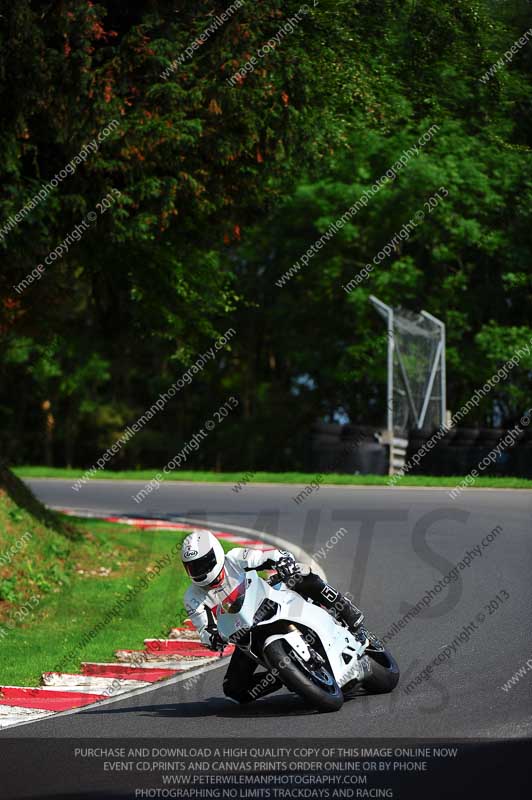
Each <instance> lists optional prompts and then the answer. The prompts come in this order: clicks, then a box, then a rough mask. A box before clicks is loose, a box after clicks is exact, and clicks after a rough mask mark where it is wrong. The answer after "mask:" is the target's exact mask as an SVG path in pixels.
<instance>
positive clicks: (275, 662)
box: [218, 571, 399, 711]
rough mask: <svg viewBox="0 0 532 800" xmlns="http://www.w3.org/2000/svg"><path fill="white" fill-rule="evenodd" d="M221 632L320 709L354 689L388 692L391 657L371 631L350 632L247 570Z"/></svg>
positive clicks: (336, 704) (224, 612) (337, 704)
mask: <svg viewBox="0 0 532 800" xmlns="http://www.w3.org/2000/svg"><path fill="white" fill-rule="evenodd" d="M218 633H219V635H220V637H221V638H222V639H223V640H224V641H225V642H228V643H231V644H234V645H236V647H239V648H240V649H241V650H243V651H244V652H245V653H246V655H247V656H248V657H249V658H252V659H254V660H255V661H257V662H258V663H259V664H262V665H263V666H265V667H266V669H267V670H268V671H269V673H270V674H272V675H274V676H276V677H279V678H280V680H281V681H282V683H283V684H284V685H285V686H286V688H287V689H289V690H290V691H292V692H295V693H296V694H298V695H300V696H301V697H303V698H304V699H305V700H306V701H307V702H308V703H310V704H311V705H312V706H314V707H315V708H316V709H318V710H319V711H337V710H338V709H339V708H341V706H342V704H343V702H344V699H349V698H351V697H354V696H356V695H358V694H368V693H371V694H377V693H383V692H391V691H392V689H394V688H395V686H396V685H397V682H398V680H399V668H398V666H397V663H396V662H395V660H394V658H393V657H392V656H391V655H390V653H388V651H387V650H386V649H385V647H384V646H383V645H382V644H381V643H380V642H379V640H378V639H377V638H376V637H375V636H374V635H373V634H371V633H368V632H367V631H366V630H365V629H364V628H361V629H360V630H359V632H357V634H356V635H355V634H353V633H351V631H349V630H348V629H347V628H346V627H344V626H343V625H342V624H341V623H340V622H338V621H336V620H335V619H334V617H332V616H331V614H330V613H329V612H327V611H326V610H325V609H323V608H321V607H320V606H318V605H314V604H313V603H312V602H310V601H307V600H305V599H304V598H303V597H301V595H299V594H297V592H294V591H292V589H290V588H288V587H287V586H285V585H284V584H283V583H282V582H281V581H280V578H279V576H278V575H274V576H273V577H271V578H270V579H269V580H268V581H265V580H263V579H262V578H261V577H260V576H259V575H258V573H257V572H255V571H250V572H247V573H246V577H245V578H244V580H243V581H242V583H241V584H240V585H239V586H238V589H237V592H236V595H235V594H233V595H232V597H231V599H230V600H228V601H226V602H225V603H222V606H221V608H220V611H219V614H218Z"/></svg>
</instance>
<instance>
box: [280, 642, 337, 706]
mask: <svg viewBox="0 0 532 800" xmlns="http://www.w3.org/2000/svg"><path fill="white" fill-rule="evenodd" d="M264 658H265V659H266V661H267V662H268V665H269V667H270V669H271V670H275V672H274V675H275V674H278V675H279V677H280V678H281V680H282V682H283V683H284V685H285V686H286V687H287V688H288V689H290V691H292V692H295V693H296V694H298V695H299V696H300V697H302V698H303V699H304V700H306V701H307V703H309V704H310V705H311V706H313V708H315V709H317V710H318V711H338V710H339V709H340V708H341V707H342V705H343V702H344V696H343V694H342V690H341V689H340V687H339V686H338V684H337V683H336V680H335V679H334V676H333V674H332V672H331V671H330V668H329V667H328V665H326V666H325V667H324V668H323V669H322V671H321V674H322V675H323V676H324V677H325V675H326V676H327V679H326V681H322V680H320V679H319V677H318V673H317V672H316V673H314V675H313V676H312V673H311V672H309V671H308V670H307V669H306V668H305V666H304V663H303V662H302V661H300V659H299V658H298V657H297V654H296V653H295V652H294V650H293V649H292V648H291V647H290V645H288V644H287V642H286V641H285V640H284V639H277V640H276V641H275V642H272V643H271V644H269V645H268V646H267V647H266V648H265V649H264Z"/></svg>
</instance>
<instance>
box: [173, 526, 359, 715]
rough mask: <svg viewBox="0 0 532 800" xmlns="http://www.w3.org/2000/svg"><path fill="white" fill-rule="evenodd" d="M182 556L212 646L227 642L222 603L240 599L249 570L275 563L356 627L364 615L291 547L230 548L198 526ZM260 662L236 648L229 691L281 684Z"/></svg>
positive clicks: (292, 582)
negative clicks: (220, 622)
mask: <svg viewBox="0 0 532 800" xmlns="http://www.w3.org/2000/svg"><path fill="white" fill-rule="evenodd" d="M181 559H182V561H183V566H184V567H185V570H186V572H187V574H188V576H189V578H190V579H191V581H192V584H191V586H189V587H188V589H187V591H186V593H185V608H186V611H187V613H188V615H189V617H190V620H191V622H192V624H193V625H194V627H195V628H196V630H197V631H198V633H199V635H200V640H201V643H202V644H203V645H204V646H205V647H207V648H209V649H210V650H222V649H223V647H224V646H226V643H225V642H224V641H223V640H222V639H221V638H220V636H219V634H218V629H217V626H216V614H217V611H218V608H219V606H220V605H221V604H222V603H230V602H231V601H232V600H233V599H235V597H236V593H237V588H238V586H239V585H240V584H241V583H242V581H243V580H244V576H245V573H246V572H247V571H248V570H263V569H275V570H276V572H277V573H278V575H279V577H280V578H281V580H282V581H283V582H284V583H286V584H287V585H288V586H289V587H290V588H291V589H293V590H294V591H295V592H297V593H298V594H300V595H301V596H302V597H304V598H305V599H306V600H312V602H314V603H317V604H319V605H321V606H323V607H324V608H326V609H328V610H329V611H330V612H331V613H332V614H334V616H335V617H336V618H337V619H338V620H340V621H341V622H343V623H344V624H345V625H346V627H348V628H349V629H350V630H351V631H352V632H353V633H356V631H357V630H358V629H359V627H360V626H361V624H362V621H363V619H364V615H363V613H362V612H361V611H360V609H358V608H357V607H356V606H355V605H354V604H353V603H352V602H351V601H350V600H349V599H348V598H347V597H345V596H344V595H342V594H341V593H340V592H339V591H338V590H337V589H334V588H333V587H332V586H330V585H329V584H328V583H325V581H324V580H322V578H320V576H319V575H316V574H315V573H314V572H312V570H311V569H310V567H308V566H306V565H305V564H300V563H299V562H297V561H296V559H295V557H294V556H293V555H292V553H290V552H289V551H288V550H278V549H276V548H271V549H268V550H256V549H250V548H242V547H236V548H234V549H232V550H230V551H229V553H227V554H226V553H224V550H223V548H222V545H221V544H220V542H219V541H218V539H217V538H216V536H214V534H212V533H211V532H210V531H208V530H196V531H193V532H192V533H191V534H189V535H188V536H187V537H186V538H185V540H184V542H183V546H182V549H181ZM257 666H258V665H257V663H256V662H255V661H254V660H253V659H252V658H249V657H248V656H247V655H246V654H245V653H244V652H242V650H239V649H238V648H237V649H235V651H234V653H233V655H232V656H231V661H230V662H229V666H228V669H227V672H226V675H225V678H224V682H223V690H224V693H225V694H226V696H227V697H230V698H231V699H233V700H236V701H238V702H239V703H248V702H251V701H252V700H257V699H258V698H259V697H264V696H265V695H266V694H270V693H271V692H275V691H277V689H280V688H281V685H282V684H281V682H280V681H279V680H278V679H277V678H276V679H275V680H273V681H264V677H265V675H266V674H267V673H264V672H263V673H261V674H260V675H256V676H255V678H254V672H255V670H256V668H257Z"/></svg>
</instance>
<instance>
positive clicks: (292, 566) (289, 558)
mask: <svg viewBox="0 0 532 800" xmlns="http://www.w3.org/2000/svg"><path fill="white" fill-rule="evenodd" d="M275 569H276V570H277V573H278V575H279V577H280V579H281V580H282V581H283V583H295V582H296V581H297V579H298V577H299V575H300V572H299V564H298V563H297V561H296V560H295V558H294V556H293V555H292V554H291V553H288V552H286V551H284V553H283V556H282V557H281V558H280V559H279V561H278V562H277V564H276V565H275Z"/></svg>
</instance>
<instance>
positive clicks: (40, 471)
mask: <svg viewBox="0 0 532 800" xmlns="http://www.w3.org/2000/svg"><path fill="white" fill-rule="evenodd" d="M14 472H15V473H16V474H17V475H18V476H19V477H20V478H65V479H67V480H72V481H75V480H77V479H78V478H82V477H83V475H84V471H83V470H81V469H63V468H60V467H17V468H16V469H15V470H14ZM156 474H157V470H155V469H153V470H152V469H145V470H125V471H122V472H120V471H117V472H114V471H112V470H101V471H99V472H98V473H97V475H96V476H95V477H96V478H98V479H105V480H138V481H150V480H151V479H152V478H154V477H155V475H156ZM247 476H252V477H249V480H246V477H247ZM317 479H319V480H320V482H321V485H322V486H327V485H332V486H334V485H337V486H386V485H387V483H388V476H387V475H340V474H336V473H331V474H321V475H316V473H306V472H202V471H197V472H194V471H180V472H178V473H172V474H170V475H165V476H164V480H165V481H194V482H198V483H233V484H235V493H237V492H238V491H243V490H244V488H245V485H246V484H248V483H250V484H253V483H285V484H292V483H294V484H310V483H311V482H312V481H316V480H317ZM463 479H464V476H463V475H454V476H453V475H449V476H434V475H405V476H404V477H403V478H401V480H400V481H398V483H397V486H399V487H400V486H429V487H430V486H435V487H438V486H443V487H446V486H448V487H454V486H457V485H459V484H460V483H461V482H462V480H463ZM239 483H240V484H242V485H241V488H240V489H238V484H239ZM475 487H476V488H479V489H486V488H493V489H532V480H528V479H527V478H514V477H490V476H482V477H480V478H477V480H476V481H475V484H474V486H473V487H472V488H475Z"/></svg>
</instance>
